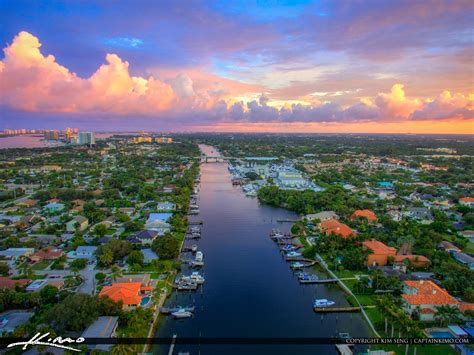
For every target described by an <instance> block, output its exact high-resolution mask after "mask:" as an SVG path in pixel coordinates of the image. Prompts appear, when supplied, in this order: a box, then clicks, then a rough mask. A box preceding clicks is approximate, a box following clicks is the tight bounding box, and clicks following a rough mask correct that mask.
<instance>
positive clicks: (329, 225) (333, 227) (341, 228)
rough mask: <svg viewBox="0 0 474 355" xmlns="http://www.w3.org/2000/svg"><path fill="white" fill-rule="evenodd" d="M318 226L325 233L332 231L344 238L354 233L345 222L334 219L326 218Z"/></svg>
mask: <svg viewBox="0 0 474 355" xmlns="http://www.w3.org/2000/svg"><path fill="white" fill-rule="evenodd" d="M319 227H320V228H321V229H322V230H323V231H324V232H325V233H326V234H331V233H334V234H336V235H340V236H342V237H344V238H347V237H350V236H351V235H355V234H356V233H355V232H354V231H353V230H352V229H351V228H350V227H349V226H348V225H346V224H344V223H341V222H339V221H336V220H335V219H328V220H327V221H323V222H321V223H320V224H319Z"/></svg>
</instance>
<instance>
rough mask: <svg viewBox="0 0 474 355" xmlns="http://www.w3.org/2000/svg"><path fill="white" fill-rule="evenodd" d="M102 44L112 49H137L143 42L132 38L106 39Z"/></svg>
mask: <svg viewBox="0 0 474 355" xmlns="http://www.w3.org/2000/svg"><path fill="white" fill-rule="evenodd" d="M104 43H105V44H109V45H111V46H114V47H128V48H138V47H141V46H142V45H143V44H144V43H145V42H144V41H143V40H142V39H140V38H134V37H114V38H106V39H105V40H104Z"/></svg>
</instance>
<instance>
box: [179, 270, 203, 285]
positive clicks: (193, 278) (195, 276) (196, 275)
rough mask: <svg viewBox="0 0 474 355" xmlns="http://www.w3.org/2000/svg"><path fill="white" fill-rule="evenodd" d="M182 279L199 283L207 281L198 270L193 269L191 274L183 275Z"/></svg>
mask: <svg viewBox="0 0 474 355" xmlns="http://www.w3.org/2000/svg"><path fill="white" fill-rule="evenodd" d="M180 280H182V281H185V282H191V283H194V284H198V285H202V284H203V283H204V281H206V280H205V279H204V277H202V275H200V274H199V272H197V271H193V272H192V273H191V275H189V276H182V277H181V279H180Z"/></svg>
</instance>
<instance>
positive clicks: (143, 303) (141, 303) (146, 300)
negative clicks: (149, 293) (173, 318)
mask: <svg viewBox="0 0 474 355" xmlns="http://www.w3.org/2000/svg"><path fill="white" fill-rule="evenodd" d="M148 302H150V297H143V298H142V300H141V301H140V306H145V305H146V304H148Z"/></svg>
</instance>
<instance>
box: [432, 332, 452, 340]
mask: <svg viewBox="0 0 474 355" xmlns="http://www.w3.org/2000/svg"><path fill="white" fill-rule="evenodd" d="M430 334H431V336H432V337H433V338H436V339H447V338H454V335H452V334H451V333H450V332H447V331H446V332H445V331H432V332H430Z"/></svg>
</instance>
